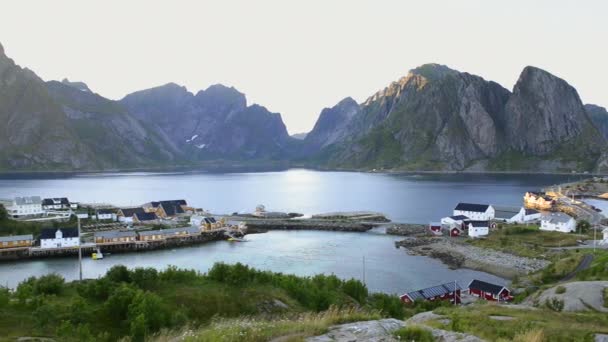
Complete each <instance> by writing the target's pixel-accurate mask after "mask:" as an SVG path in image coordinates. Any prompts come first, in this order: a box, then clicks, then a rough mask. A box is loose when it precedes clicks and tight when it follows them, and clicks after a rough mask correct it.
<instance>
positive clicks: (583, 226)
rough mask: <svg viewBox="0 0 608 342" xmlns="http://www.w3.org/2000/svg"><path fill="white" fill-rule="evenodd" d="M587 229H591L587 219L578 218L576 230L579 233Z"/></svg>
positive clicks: (585, 231) (583, 232)
mask: <svg viewBox="0 0 608 342" xmlns="http://www.w3.org/2000/svg"><path fill="white" fill-rule="evenodd" d="M589 229H591V223H589V221H586V220H579V221H578V222H577V223H576V231H577V232H579V233H581V234H585V233H587V232H588V231H589Z"/></svg>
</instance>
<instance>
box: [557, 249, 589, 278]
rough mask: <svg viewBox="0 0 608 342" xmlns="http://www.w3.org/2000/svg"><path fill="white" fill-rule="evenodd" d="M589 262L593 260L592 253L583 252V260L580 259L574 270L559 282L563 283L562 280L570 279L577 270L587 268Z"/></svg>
mask: <svg viewBox="0 0 608 342" xmlns="http://www.w3.org/2000/svg"><path fill="white" fill-rule="evenodd" d="M591 262H593V255H592V254H585V256H584V257H583V260H581V262H580V264H578V266H576V268H575V269H574V271H572V272H570V273H568V274H567V275H566V276H565V277H563V278H562V279H561V280H560V281H559V282H560V283H563V282H566V281H569V280H572V279H573V278H574V277H575V276H576V274H577V273H578V272H580V271H583V270H586V269H587V268H589V266H591Z"/></svg>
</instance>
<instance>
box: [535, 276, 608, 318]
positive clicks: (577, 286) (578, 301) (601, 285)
mask: <svg viewBox="0 0 608 342" xmlns="http://www.w3.org/2000/svg"><path fill="white" fill-rule="evenodd" d="M560 286H563V287H564V288H565V289H566V292H564V293H557V292H556V290H557V288H558V287H560ZM607 287H608V281H575V282H572V283H565V284H561V285H559V286H554V287H552V288H550V289H547V290H545V291H543V292H541V293H540V295H539V296H538V297H535V298H529V299H528V301H534V300H535V299H537V300H538V303H539V304H541V305H542V304H543V303H545V302H546V301H547V300H551V299H552V298H557V299H558V300H563V301H564V311H591V310H597V311H601V312H608V308H606V307H604V298H603V291H604V289H605V288H607Z"/></svg>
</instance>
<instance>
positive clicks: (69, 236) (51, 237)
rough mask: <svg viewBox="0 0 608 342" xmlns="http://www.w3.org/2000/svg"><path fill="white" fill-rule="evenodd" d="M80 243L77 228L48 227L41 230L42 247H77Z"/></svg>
mask: <svg viewBox="0 0 608 342" xmlns="http://www.w3.org/2000/svg"><path fill="white" fill-rule="evenodd" d="M78 245H80V237H79V236H78V229H77V228H59V229H55V228H47V229H43V230H42V231H41V232H40V248H61V247H75V246H78Z"/></svg>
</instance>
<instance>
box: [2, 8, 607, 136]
mask: <svg viewBox="0 0 608 342" xmlns="http://www.w3.org/2000/svg"><path fill="white" fill-rule="evenodd" d="M0 17H1V18H0V42H1V43H2V44H3V45H4V48H5V50H6V53H7V54H8V55H9V56H10V57H12V58H13V59H15V60H16V61H17V63H18V64H20V65H21V66H27V67H29V68H30V69H33V70H34V71H35V72H36V73H38V75H39V76H41V77H42V78H44V79H46V80H49V79H62V78H64V77H68V78H69V79H70V80H82V81H85V82H86V83H87V84H88V85H89V87H90V88H91V89H92V90H93V91H95V92H97V93H99V94H101V95H103V96H106V97H109V98H112V99H120V98H122V97H123V96H124V95H126V94H128V93H130V92H133V91H136V90H141V89H145V88H150V87H154V86H158V85H162V84H165V83H168V82H175V83H178V84H182V85H185V86H186V87H187V88H188V89H189V90H190V91H192V92H196V91H198V90H199V89H204V88H207V87H208V86H209V85H211V84H215V83H223V84H226V85H231V86H234V87H236V88H237V89H239V90H240V91H241V92H243V93H245V94H246V95H247V98H248V102H249V103H250V104H251V103H259V104H261V105H264V106H266V107H267V108H268V109H269V110H271V111H273V112H280V113H281V114H282V116H283V120H284V121H285V123H286V125H287V127H288V129H289V131H290V133H297V132H303V131H308V130H310V129H311V128H312V126H313V125H314V122H315V120H316V119H317V116H318V114H319V112H320V111H321V109H322V108H324V107H330V106H333V105H334V104H336V103H337V102H338V101H340V100H341V99H342V98H344V97H346V96H352V97H353V98H355V100H357V101H358V102H362V101H364V100H365V99H366V98H367V97H368V96H370V95H372V94H373V93H374V92H375V91H377V90H379V89H381V88H383V87H384V86H386V85H387V84H389V83H390V82H391V81H393V80H396V79H398V78H399V77H401V76H403V75H405V74H406V73H407V71H408V70H409V69H412V68H414V67H416V66H418V65H420V64H424V63H428V62H436V63H441V64H446V65H448V66H450V67H452V68H455V69H458V70H461V71H467V72H470V73H474V74H477V75H480V76H482V77H484V78H486V79H491V80H494V81H497V82H499V83H501V84H502V85H503V86H505V87H506V88H508V89H511V88H512V87H513V84H514V83H515V81H516V80H517V77H518V76H519V73H520V72H521V70H522V69H523V67H525V66H526V65H534V66H538V67H541V68H543V69H546V70H548V71H550V72H552V73H554V74H556V75H558V76H560V77H562V78H564V79H566V80H567V81H568V82H570V84H572V85H573V86H575V87H576V88H577V89H578V91H579V93H580V95H581V97H582V99H583V101H585V102H588V103H597V104H599V105H603V106H608V88H607V87H606V80H608V66H607V62H608V1H600V0H598V1H555V0H553V1H531V0H526V1H489V0H475V1H474V0H470V1H467V0H464V1H455V0H450V1H429V0H425V1H405V0H401V1H382V0H375V1H355V0H345V1H336V0H319V1H314V0H305V1H304V0H303V1H289V0H277V1H256V0H243V1H226V0H222V1H219V0H218V1H162V2H161V1H150V0H148V1H133V0H129V1H124V0H123V1H108V0H104V1H82V0H76V1H57V0H55V1H24V0H19V1H17V0H15V1H3V2H2V15H1V16H0Z"/></svg>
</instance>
